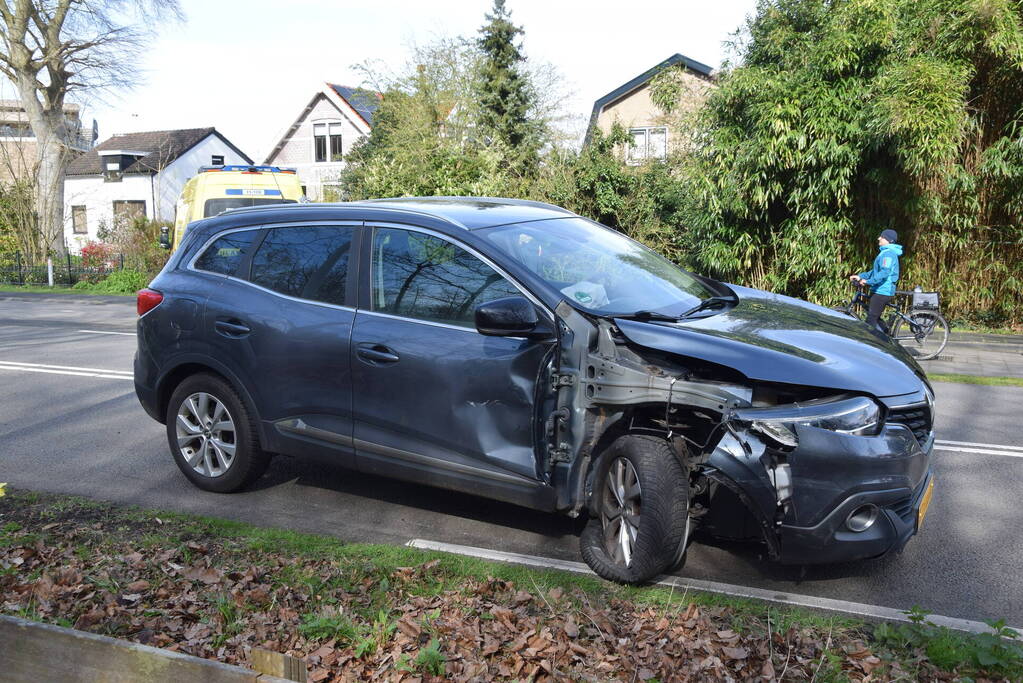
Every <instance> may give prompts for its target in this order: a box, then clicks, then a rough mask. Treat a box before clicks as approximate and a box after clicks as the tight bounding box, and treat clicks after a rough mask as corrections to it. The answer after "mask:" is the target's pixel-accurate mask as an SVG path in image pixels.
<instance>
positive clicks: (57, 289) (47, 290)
mask: <svg viewBox="0 0 1023 683" xmlns="http://www.w3.org/2000/svg"><path fill="white" fill-rule="evenodd" d="M0 292H23V293H26V294H81V293H82V292H81V291H80V290H76V289H72V288H71V287H62V286H59V285H55V286H53V287H48V286H46V285H0Z"/></svg>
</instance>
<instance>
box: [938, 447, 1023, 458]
mask: <svg viewBox="0 0 1023 683" xmlns="http://www.w3.org/2000/svg"><path fill="white" fill-rule="evenodd" d="M934 450H936V451H951V452H952V453H979V454H981V455H1002V456H1006V457H1009V458H1023V453H1016V452H1013V451H992V450H988V449H986V448H958V447H955V446H935V447H934Z"/></svg>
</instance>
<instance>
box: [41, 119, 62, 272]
mask: <svg viewBox="0 0 1023 683" xmlns="http://www.w3.org/2000/svg"><path fill="white" fill-rule="evenodd" d="M40 138H41V136H39V135H38V134H37V135H36V139H37V140H38V145H39V147H38V149H39V173H38V175H37V183H36V202H35V204H36V216H37V218H38V221H39V233H40V241H41V243H42V244H43V245H45V246H48V247H49V248H50V249H52V250H53V251H54V252H55V253H56V254H63V253H64V251H65V250H66V248H67V246H66V244H65V241H64V164H65V162H66V161H67V147H66V146H65V145H64V142H63V140H61V139H60V138H58V137H54V136H50V137H48V138H47V139H45V140H43V139H40Z"/></svg>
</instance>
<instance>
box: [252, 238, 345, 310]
mask: <svg viewBox="0 0 1023 683" xmlns="http://www.w3.org/2000/svg"><path fill="white" fill-rule="evenodd" d="M353 235H354V228H352V227H348V226H341V225H318V226H303V227H296V228H271V229H270V230H269V232H268V233H267V236H266V238H265V239H264V240H263V243H262V244H261V245H259V249H258V250H257V251H256V253H255V254H254V255H253V257H252V269H251V271H250V274H249V280H250V281H251V282H252V283H254V284H257V285H259V286H261V287H266V288H267V289H270V290H273V291H275V292H280V293H281V294H287V295H288V296H294V297H299V298H302V299H311V300H313V301H323V302H325V303H329V304H337V305H342V304H344V302H345V285H346V283H347V279H348V259H349V256H350V253H351V247H352V237H353Z"/></svg>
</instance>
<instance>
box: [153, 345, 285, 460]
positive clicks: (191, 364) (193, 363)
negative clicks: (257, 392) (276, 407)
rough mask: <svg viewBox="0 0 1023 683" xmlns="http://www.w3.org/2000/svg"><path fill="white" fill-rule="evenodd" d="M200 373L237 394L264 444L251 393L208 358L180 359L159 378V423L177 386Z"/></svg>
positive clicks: (157, 394)
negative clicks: (258, 427)
mask: <svg viewBox="0 0 1023 683" xmlns="http://www.w3.org/2000/svg"><path fill="white" fill-rule="evenodd" d="M200 373H208V374H212V375H216V376H218V377H220V378H221V379H223V380H224V381H225V382H227V383H228V384H230V385H231V388H232V389H234V390H235V391H236V392H238V396H239V398H241V400H242V402H243V403H244V404H245V407H246V408H247V409H248V410H249V411H251V412H252V414H253V416H255V418H256V424H258V425H260V430H259V431H260V440H262V441H263V442H264V443H265V437H266V435H265V434H264V433H263V428H262V420H261V419H260V416H259V411H258V410H257V409H256V402H255V401H254V400H253V398H252V394H251V392H249V390H248V388H247V387H246V386H245V383H244V382H242V381H241V379H240V378H239V377H238V376H237V375H235V374H234V373H233V372H231V370H230V369H228V368H227V367H225V366H224V365H223V364H222V363H218V362H217V361H215V360H212V359H210V358H189V357H185V358H181V359H179V360H178V361H177V362H176V363H175V364H174V365H173V366H171V367H170V368H169V369H168V370H167V371H166V372H164V373H163V375H161V376H160V379H159V380H158V381H157V384H156V401H157V408H158V411H159V412H158V414H159V416H160V422H161V423H166V415H167V404H168V403H169V402H170V397H171V394H173V393H174V390H175V389H176V388H177V387H178V385H179V384H181V383H182V382H183V381H184V380H185V379H187V378H189V377H192V376H193V375H197V374H200Z"/></svg>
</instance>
